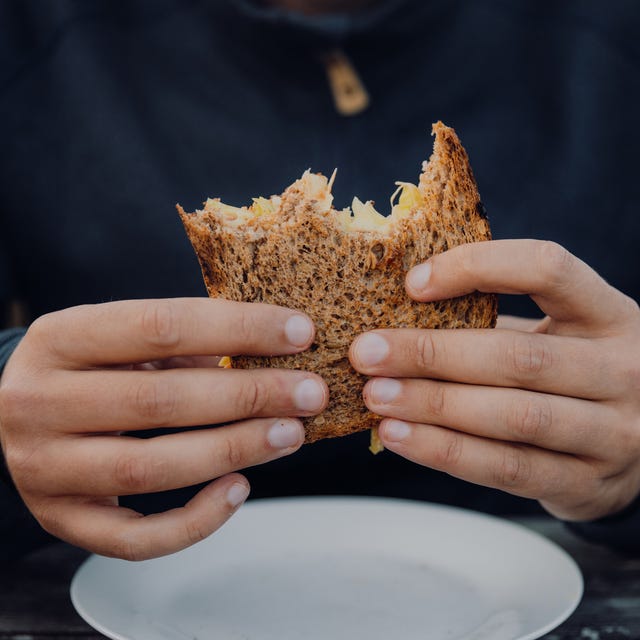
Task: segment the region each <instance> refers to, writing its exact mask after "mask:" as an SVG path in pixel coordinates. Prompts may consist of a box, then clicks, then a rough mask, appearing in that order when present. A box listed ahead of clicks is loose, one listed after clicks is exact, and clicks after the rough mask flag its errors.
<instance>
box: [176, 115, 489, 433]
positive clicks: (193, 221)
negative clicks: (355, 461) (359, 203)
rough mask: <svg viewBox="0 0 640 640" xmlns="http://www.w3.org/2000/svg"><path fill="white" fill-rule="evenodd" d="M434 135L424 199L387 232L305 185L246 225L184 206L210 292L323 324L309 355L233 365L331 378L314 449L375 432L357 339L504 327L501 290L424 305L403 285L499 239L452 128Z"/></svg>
mask: <svg viewBox="0 0 640 640" xmlns="http://www.w3.org/2000/svg"><path fill="white" fill-rule="evenodd" d="M433 134H434V135H435V143H434V149H433V154H432V156H431V158H430V160H429V161H428V162H425V163H424V164H423V171H422V174H421V175H420V182H419V185H418V190H417V191H419V197H418V202H417V203H416V204H415V206H412V207H411V209H410V211H407V210H406V207H405V210H404V217H399V219H397V220H395V222H393V223H392V224H389V225H387V226H386V227H384V228H383V229H377V228H372V229H368V230H352V229H346V228H345V226H344V224H343V223H342V222H341V220H344V215H345V214H344V211H343V212H342V213H341V212H337V211H336V210H334V209H333V208H332V207H331V206H330V201H329V205H327V201H326V200H323V199H322V198H323V197H324V196H322V197H317V194H316V197H314V194H311V195H310V194H309V189H308V188H305V187H304V185H305V184H306V183H304V182H301V180H298V181H296V182H295V183H294V184H293V185H291V186H290V187H289V188H288V189H286V191H285V192H284V193H283V194H282V196H281V197H279V198H277V199H272V203H274V204H271V205H270V207H271V210H270V211H268V212H267V213H266V214H265V215H261V216H253V217H251V218H250V219H248V221H246V222H244V223H242V224H238V223H237V221H235V223H234V224H230V222H229V219H230V218H233V217H234V216H235V214H234V213H233V211H232V212H231V213H229V211H227V214H226V215H225V214H224V212H223V211H222V210H221V207H223V206H224V205H221V203H220V202H219V200H209V201H208V202H207V203H206V206H205V207H204V209H203V210H199V211H196V212H195V213H185V212H184V210H183V209H182V208H181V207H180V206H178V211H179V213H180V216H181V218H182V222H183V223H184V227H185V229H186V231H187V234H188V236H189V239H190V240H191V243H192V244H193V247H194V250H195V252H196V254H197V257H198V260H199V261H200V265H201V267H202V273H203V276H204V281H205V284H206V287H207V291H208V293H209V295H210V296H211V297H222V298H227V299H230V300H238V301H248V302H267V303H272V304H278V305H283V306H287V307H292V308H295V309H299V310H301V311H304V312H305V313H307V314H309V315H310V316H311V318H312V319H313V321H314V322H315V325H316V329H317V333H316V339H315V342H314V344H313V345H312V347H311V349H309V350H308V351H306V352H304V353H300V354H297V355H292V356H286V357H245V356H243V357H237V358H234V359H233V366H234V367H239V368H254V367H279V368H288V369H306V370H309V371H314V372H316V373H317V374H319V375H320V376H322V377H323V378H324V379H325V381H326V382H327V384H328V385H329V390H330V402H329V406H328V407H327V409H326V410H325V411H324V412H323V413H322V414H321V415H319V416H316V417H312V418H308V419H305V420H304V422H305V429H306V441H307V442H313V441H315V440H319V439H321V438H327V437H333V436H343V435H346V434H350V433H354V432H356V431H361V430H363V429H368V428H372V427H375V426H376V425H377V423H378V421H379V418H378V417H377V416H375V415H373V414H372V413H371V412H369V411H368V409H367V408H366V407H365V405H364V403H363V401H362V387H363V385H364V383H365V381H366V379H365V377H364V376H361V375H360V374H358V373H356V372H355V371H354V370H353V368H352V367H351V365H350V364H349V360H348V356H347V354H348V350H349V345H350V344H351V342H352V341H353V339H354V338H355V337H356V336H357V335H359V334H361V333H362V332H364V331H368V330H370V329H376V328H384V327H423V328H428V329H440V328H447V329H451V328H462V327H491V326H494V325H495V321H496V314H497V305H496V298H495V296H493V295H487V294H480V293H474V294H471V295H467V296H463V297H460V298H456V299H453V300H445V301H440V302H432V303H419V302H415V301H413V300H411V298H409V296H408V295H407V294H406V292H405V289H404V279H405V275H406V273H407V271H408V270H409V269H410V268H411V267H412V266H414V265H417V264H419V263H420V262H423V261H425V260H427V259H428V258H429V257H431V256H433V255H434V254H437V253H440V252H442V251H446V250H447V249H449V248H451V247H453V246H455V245H459V244H463V243H466V242H477V241H483V240H489V239H490V238H491V233H490V230H489V224H488V221H487V217H486V213H485V210H484V207H483V205H482V203H481V201H480V197H479V195H478V190H477V187H476V182H475V180H474V177H473V173H472V171H471V167H470V165H469V160H468V157H467V154H466V152H465V150H464V148H463V147H462V145H461V143H460V141H459V139H458V137H457V135H456V133H455V131H454V130H453V129H451V128H449V127H446V126H445V125H443V124H442V123H441V122H438V123H436V124H434V125H433ZM330 186H331V184H329V185H328V187H329V189H330ZM414 189H415V187H414ZM417 191H416V193H417ZM341 216H342V217H341ZM219 355H224V354H219Z"/></svg>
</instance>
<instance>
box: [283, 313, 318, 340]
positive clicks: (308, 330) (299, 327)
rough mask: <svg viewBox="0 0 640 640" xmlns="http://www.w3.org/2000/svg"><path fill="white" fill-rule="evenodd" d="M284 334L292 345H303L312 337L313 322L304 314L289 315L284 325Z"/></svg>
mask: <svg viewBox="0 0 640 640" xmlns="http://www.w3.org/2000/svg"><path fill="white" fill-rule="evenodd" d="M284 334H285V336H286V337H287V340H288V341H289V343H290V344H292V345H293V346H294V347H304V346H305V345H307V344H308V343H309V341H310V340H311V338H312V337H313V323H312V322H311V320H309V318H307V317H306V316H300V315H297V316H291V317H290V318H289V319H288V320H287V322H286V324H285V325H284Z"/></svg>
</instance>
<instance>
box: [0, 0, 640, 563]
mask: <svg viewBox="0 0 640 640" xmlns="http://www.w3.org/2000/svg"><path fill="white" fill-rule="evenodd" d="M0 7H1V9H0V11H1V13H0V25H2V26H1V27H0V28H1V29H2V34H0V42H1V43H2V45H0V46H2V47H3V48H4V51H3V56H2V59H3V60H6V61H7V62H6V63H5V67H4V68H3V71H2V74H3V75H2V90H1V93H0V116H1V117H0V123H1V124H0V126H1V127H2V136H1V137H2V140H3V145H4V153H3V157H2V161H1V162H2V175H3V180H2V185H1V187H0V211H1V213H2V216H3V235H2V238H1V240H0V246H1V249H0V251H1V254H0V264H1V265H2V272H1V276H0V290H1V297H2V298H3V299H4V300H6V301H8V300H10V299H11V298H19V299H21V300H22V301H23V302H24V304H25V306H26V308H27V309H28V312H29V315H30V318H31V319H36V318H37V320H36V321H35V322H34V323H33V324H32V325H31V328H30V329H29V331H28V332H27V333H26V334H25V333H24V331H23V330H14V331H8V332H5V333H4V334H2V338H3V340H2V343H1V344H2V349H3V354H4V358H3V362H2V363H1V364H6V366H5V367H4V371H3V373H2V378H1V379H0V439H1V442H2V449H3V453H4V456H5V458H6V462H7V467H8V471H9V473H10V476H11V479H12V480H11V481H12V483H13V484H14V485H15V489H14V488H13V487H12V486H11V483H10V481H9V479H7V482H6V483H5V485H3V489H2V490H3V493H2V497H1V498H0V500H2V508H3V513H4V514H6V518H5V520H4V523H5V524H4V526H5V530H4V531H3V532H2V539H3V541H4V545H3V553H5V554H6V556H7V557H10V556H11V555H15V554H16V553H19V552H23V551H25V550H27V549H29V548H31V547H32V546H34V545H36V544H39V543H41V542H42V537H41V534H40V533H39V531H40V529H39V527H40V526H41V527H44V529H46V530H47V531H49V532H50V533H51V534H53V535H54V536H58V537H60V538H62V539H65V540H68V541H70V542H72V543H74V544H77V545H80V546H83V547H85V548H87V549H90V550H92V551H97V552H100V553H103V554H106V555H113V556H118V557H125V558H134V559H139V558H147V557H152V556H156V555H160V554H163V553H169V552H172V551H175V550H177V549H179V548H182V547H184V546H186V545H188V544H191V543H193V542H194V541H196V540H198V539H200V538H202V537H203V536H206V535H209V534H210V533H211V532H213V531H214V530H215V529H217V528H218V527H219V526H221V524H222V523H223V522H224V521H225V520H226V518H228V517H229V516H230V515H231V514H232V513H233V511H234V510H235V509H236V508H237V507H238V506H239V505H240V504H241V503H242V502H243V500H244V499H245V498H246V496H247V494H248V490H249V483H248V481H249V480H251V485H252V491H253V495H254V496H266V495H282V494H309V493H371V494H376V495H396V496H405V497H413V498H419V499H428V500H439V501H444V502H455V503H457V504H460V505H463V506H467V507H472V508H478V509H483V510H487V511H492V512H499V513H508V512H516V511H520V512H522V511H525V510H531V509H537V508H539V507H538V504H541V505H542V506H543V507H544V508H545V509H546V510H547V511H549V512H550V513H551V514H553V515H555V516H556V517H559V518H562V519H565V520H569V521H576V522H578V521H579V522H582V523H583V524H579V525H574V526H575V527H576V528H577V529H579V530H580V531H582V533H584V534H585V535H589V536H590V537H591V538H592V539H602V540H605V541H607V542H609V543H610V544H617V545H618V546H621V547H633V546H634V545H635V546H636V547H637V544H638V543H637V540H638V539H640V538H639V537H638V535H637V533H638V530H639V529H640V524H639V523H638V520H639V516H638V511H637V509H636V504H637V496H638V493H639V491H640V456H639V455H638V454H639V453H640V426H639V424H640V423H639V417H640V392H639V391H638V382H637V381H638V379H639V373H638V367H639V366H640V365H639V364H638V363H640V357H639V356H640V312H638V308H637V305H636V303H635V302H634V300H633V298H635V299H637V298H638V296H639V295H640V276H639V274H638V271H637V269H636V268H635V256H636V247H637V240H638V238H639V237H640V229H639V223H638V216H637V202H638V199H639V198H638V196H639V195H640V194H639V193H638V189H639V188H638V185H637V181H636V179H635V178H636V168H635V166H634V163H635V162H637V160H636V159H635V157H634V155H633V154H634V149H635V148H636V147H637V143H638V142H640V140H638V132H637V127H636V118H637V113H638V107H639V106H640V99H639V94H640V77H639V73H638V70H637V61H638V59H639V54H640V51H638V44H637V38H636V36H635V34H636V33H637V26H638V24H637V23H638V12H637V9H636V8H635V5H634V3H633V2H631V1H629V2H623V1H620V2H616V3H614V5H613V6H612V5H611V4H610V3H609V4H608V5H607V8H606V10H605V9H603V8H600V7H601V5H600V4H598V3H586V4H585V3H578V2H575V3H573V2H569V3H562V4H561V5H558V4H557V3H549V4H548V5H545V6H542V5H540V3H533V2H526V1H524V0H523V1H521V2H515V3H509V4H508V5H503V4H502V3H499V2H495V1H490V0H486V1H485V2H457V3H450V2H445V1H440V0H434V1H433V2H418V1H417V0H380V1H379V2H364V1H363V2H353V3H348V2H342V3H337V2H322V1H321V0H317V1H316V2H314V3H302V2H295V1H294V0H291V1H290V2H282V3H281V2H275V1H274V2H271V3H269V6H267V5H262V4H259V3H257V2H249V1H248V0H220V1H218V2H204V1H201V2H183V3H180V2H177V1H173V0H163V1H162V2H148V1H144V0H140V1H136V2H131V3H127V4H126V5H122V6H114V3H110V2H107V1H99V0H96V1H95V2H90V3H87V2H74V1H72V0H68V1H66V2H60V1H59V2H51V3H44V4H43V3H31V2H23V1H18V0H16V1H10V0H5V1H4V2H3V3H2V4H0ZM307 14H308V15H307ZM336 68H337V70H338V71H337V73H338V76H339V77H342V78H345V77H346V78H347V79H348V84H349V86H350V87H351V89H352V90H353V91H355V92H356V94H358V95H360V97H364V99H362V100H360V102H359V103H358V104H359V105H360V106H358V107H356V108H352V109H345V108H344V97H345V96H344V93H343V89H341V87H343V85H342V84H340V82H336ZM437 119H442V120H444V121H445V122H446V123H447V124H449V125H452V126H454V127H455V128H456V129H457V131H458V133H459V134H460V136H461V138H462V140H463V142H464V144H465V145H466V147H467V148H468V150H469V152H470V155H471V160H472V163H473V165H474V168H475V170H476V177H477V179H478V183H479V186H480V191H481V193H482V195H483V200H484V201H485V203H486V205H487V208H488V209H489V213H490V217H491V221H492V227H493V230H494V236H495V237H496V238H527V237H534V238H544V239H549V240H555V241H556V242H557V243H559V244H556V243H548V242H541V241H531V240H508V241H505V240H499V241H496V242H493V243H487V244H483V245H479V246H467V247H462V248H459V249H455V250H452V251H450V252H447V253H445V254H443V255H441V256H438V257H436V258H434V259H433V260H431V261H429V263H426V264H424V265H419V266H417V267H416V268H415V269H413V270H412V271H411V272H410V273H409V274H408V277H407V291H408V292H409V294H410V295H412V296H413V297H414V298H416V299H417V300H425V301H426V300H435V299H440V298H448V297H452V296H456V295H460V294H463V293H466V292H469V291H473V290H475V289H480V290H483V291H494V292H498V293H506V294H517V295H522V296H525V297H526V294H529V295H530V296H531V297H532V299H533V301H534V302H535V303H536V304H537V305H538V307H539V309H541V310H542V312H543V315H544V316H545V317H544V318H543V319H541V320H537V321H531V322H526V321H523V320H521V319H520V320H517V319H513V318H510V319H509V318H506V319H504V320H503V321H502V322H501V327H500V328H499V330H496V331H487V332H464V331H461V332H455V333H444V332H443V333H438V332H424V331H417V332H416V331H383V332H382V331H381V332H374V333H372V334H367V335H364V336H360V337H358V338H357V339H356V341H355V342H354V345H353V347H352V351H351V359H352V364H353V365H354V366H355V367H356V368H357V369H358V370H360V371H362V372H363V373H365V374H367V375H369V376H371V377H372V380H371V381H370V382H369V383H368V384H367V386H366V387H365V389H364V397H365V401H366V402H367V404H368V405H369V406H370V407H371V409H373V410H374V411H376V412H377V413H379V414H381V415H383V416H385V418H384V420H383V422H382V425H381V430H380V433H381V437H382V439H383V442H384V444H385V447H386V448H387V449H388V450H389V451H388V452H387V453H385V454H384V455H383V456H381V457H378V458H373V457H372V456H370V455H369V454H368V453H367V452H366V446H365V445H364V441H363V439H362V438H358V437H357V436H356V437H353V438H347V439H344V440H339V441H328V442H322V443H318V444H315V445H313V446H309V447H303V448H302V449H299V448H300V445H301V442H302V430H301V425H300V422H299V420H298V418H299V417H300V416H304V415H312V414H314V413H317V412H319V411H321V410H322V408H323V406H324V405H325V403H326V401H327V397H326V386H325V385H324V383H323V381H321V380H320V379H318V378H317V377H316V376H313V375H312V374H309V373H305V372H291V371H289V372H274V371H258V372H235V373H234V376H233V378H230V377H229V376H226V375H225V373H224V372H221V371H218V370H217V369H216V368H215V367H214V366H212V365H213V364H214V363H213V362H212V360H211V358H210V357H211V356H215V355H218V354H221V353H225V354H226V353H240V352H247V353H263V352H265V351H269V352H273V350H274V345H275V348H276V349H277V350H278V352H279V353H291V352H293V351H296V350H299V349H305V348H307V347H308V346H309V345H310V344H311V341H312V338H313V327H312V325H311V324H310V323H309V319H308V318H307V317H306V316H305V315H304V314H303V313H300V312H299V311H294V310H284V309H275V308H264V307H258V306H254V305H236V304H228V303H225V302H221V301H210V300H203V299H200V298H199V296H202V293H203V289H202V285H201V284H200V278H199V273H198V269H197V265H196V263H195V259H194V257H193V255H192V253H191V249H190V247H189V246H188V243H187V241H186V238H185V237H184V233H183V231H182V230H181V229H180V224H179V220H178V217H177V215H176V214H175V212H174V211H173V210H172V204H173V203H174V202H176V201H180V202H182V203H184V204H185V205H186V206H187V207H189V206H190V205H191V204H195V203H196V202H197V201H198V200H202V199H204V198H205V197H206V196H207V195H209V194H216V195H221V196H222V197H223V199H224V200H225V201H227V202H232V203H238V204H239V203H242V202H246V201H248V199H249V197H250V196H251V195H256V194H268V193H271V192H274V191H279V190H281V188H282V186H283V185H285V184H287V183H288V182H290V181H291V179H292V178H293V177H295V176H296V175H298V174H300V173H301V172H302V170H303V169H305V168H307V167H308V166H309V165H311V166H312V167H313V168H314V169H317V170H324V171H328V170H331V169H332V168H333V167H334V166H339V167H340V180H339V181H338V185H337V196H336V199H337V201H338V202H339V201H341V200H344V199H346V195H347V194H348V195H353V194H360V195H362V196H363V197H364V198H369V197H373V198H374V199H376V200H378V201H379V202H381V201H383V197H384V194H387V193H388V192H390V191H391V188H390V185H391V183H392V181H393V180H395V179H400V178H411V177H413V176H415V174H416V172H417V168H418V167H419V163H420V161H421V160H422V159H424V157H425V156H426V155H427V154H428V149H429V140H428V137H427V132H428V129H429V126H430V123H431V122H432V121H434V120H437ZM561 245H562V246H561ZM563 246H564V247H566V248H562V247H563ZM567 249H569V250H570V251H571V253H569V251H567ZM574 254H575V255H579V256H580V257H581V258H583V259H584V260H585V261H586V263H585V262H581V261H580V260H578V258H576V257H574ZM587 263H588V264H590V265H591V266H592V267H593V268H594V269H595V271H594V270H593V269H592V268H591V267H589V266H587ZM596 271H597V272H600V273H601V274H602V275H603V276H604V277H605V278H606V280H607V281H609V282H610V283H611V284H607V282H606V281H605V280H603V279H602V278H601V277H600V276H598V275H597V273H596ZM141 298H145V300H141ZM150 298H154V299H156V300H152V301H150V300H149V299H150ZM524 299H525V298H524V297H523V298H519V299H518V300H517V301H513V300H507V301H506V303H505V304H504V305H503V307H502V309H503V310H505V311H510V312H512V313H513V312H518V313H520V314H522V313H526V314H531V313H536V312H537V310H534V311H532V307H531V306H530V305H529V306H527V304H525V303H524V302H522V300H524ZM109 300H112V301H113V302H105V301H109ZM87 303H92V306H79V307H78V306H77V305H86V304H87ZM45 314H46V315H45ZM236 374H237V375H236ZM223 376H224V377H223ZM207 424H211V425H216V424H218V425H223V426H218V427H216V428H208V429H200V430H189V431H183V432H174V431H173V430H169V429H171V428H173V427H190V426H196V425H207ZM149 429H155V431H147V430H149ZM123 432H127V433H129V434H130V435H121V434H122V433H123ZM132 434H135V435H139V436H145V437H144V438H143V439H140V438H134V437H133V435H132ZM294 453H295V455H289V454H294ZM276 458H278V460H277V461H274V460H275V459H276ZM266 462H269V464H262V463H266ZM256 465H257V466H256ZM247 467H252V468H251V469H247V470H246V471H244V470H245V469H246V468H247ZM241 470H242V474H239V473H238V472H239V471H241ZM442 472H445V473H442ZM446 474H449V475H446ZM451 476H455V477H456V478H459V479H460V480H456V479H454V478H453V477H451ZM207 482H209V484H207V485H206V486H205V487H204V488H202V489H200V491H199V492H198V493H196V494H195V496H193V493H194V491H193V490H187V491H185V492H182V493H177V494H175V493H167V492H168V491H170V490H176V489H183V488H185V487H191V486H193V485H197V484H199V483H207ZM485 487H490V488H485ZM496 489H497V491H496ZM16 490H17V491H16ZM118 496H124V497H122V498H120V500H118ZM136 496H137V497H136ZM514 496H520V497H521V498H516V497H514ZM522 498H524V499H522ZM187 500H188V502H186V501H187ZM185 502H186V507H183V504H184V503H185ZM118 504H120V505H122V506H118ZM25 505H26V508H27V509H28V511H29V512H30V514H31V515H29V513H28V512H27V511H26V510H25ZM127 505H128V507H131V508H127ZM143 512H144V513H152V512H153V513H154V515H148V516H146V517H142V516H141V515H140V514H141V513H143Z"/></svg>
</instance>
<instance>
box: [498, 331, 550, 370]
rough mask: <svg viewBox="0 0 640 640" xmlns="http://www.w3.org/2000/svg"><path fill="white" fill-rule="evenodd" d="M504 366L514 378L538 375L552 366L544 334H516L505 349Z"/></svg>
mask: <svg viewBox="0 0 640 640" xmlns="http://www.w3.org/2000/svg"><path fill="white" fill-rule="evenodd" d="M506 361H507V362H506V367H507V370H508V372H510V373H511V375H513V376H515V378H516V380H520V379H523V378H524V379H526V380H528V379H530V378H533V377H538V376H539V375H541V374H542V373H544V372H545V371H547V370H548V369H550V368H551V367H552V366H553V352H552V351H551V349H550V348H549V346H548V344H547V343H546V341H545V340H544V336H536V335H533V334H532V335H527V334H525V335H519V334H516V335H515V336H514V338H513V341H512V343H511V344H510V346H509V347H508V348H507V351H506Z"/></svg>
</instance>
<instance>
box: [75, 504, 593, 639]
mask: <svg viewBox="0 0 640 640" xmlns="http://www.w3.org/2000/svg"><path fill="white" fill-rule="evenodd" d="M581 596H582V577H581V575H580V571H579V569H578V567H577V566H576V564H575V563H574V561H573V560H572V559H571V558H570V557H569V556H568V555H567V554H566V553H565V552H564V551H562V550H561V549H559V548H558V547H557V546H556V545H555V544H553V543H551V542H549V541H548V540H546V539H545V538H543V537H541V536H539V535H537V534H535V533H533V532H531V531H529V530H527V529H525V528H524V527H521V526H518V525H515V524H512V523H510V522H506V521H503V520H500V519H497V518H492V517H489V516H485V515H482V514H478V513H475V512H471V511H463V510H461V509H453V508H449V507H442V506H436V505H431V504H424V503H419V502H409V501H401V500H389V499H377V498H289V499H278V500H263V501H256V502H249V503H248V504H247V505H245V506H244V507H242V509H240V511H239V512H238V513H237V514H236V515H235V516H234V517H233V518H232V519H231V520H230V521H229V522H228V523H227V524H226V525H225V526H224V527H223V528H222V529H221V530H220V531H219V532H217V533H216V534H214V535H213V536H211V537H210V538H208V539H207V540H205V541H203V542H201V543H199V544H197V545H195V546H194V547H191V548H189V549H185V550H184V551H181V552H179V553H176V554H174V555H172V556H167V557H165V558H159V559H156V560H148V561H146V562H140V563H128V562H125V561H121V560H113V559H107V558H103V557H99V556H92V557H91V558H89V559H88V560H87V561H86V562H85V563H84V564H83V565H82V567H80V569H79V570H78V572H77V573H76V575H75V577H74V579H73V582H72V584H71V598H72V601H73V604H74V606H75V608H76V609H77V611H78V613H79V614H80V615H81V616H82V617H83V618H84V619H85V620H86V621H87V622H88V623H89V624H90V625H92V626H93V627H95V628H96V629H97V630H98V631H100V632H102V633H103V634H105V635H106V636H108V637H109V638H115V639H116V640H158V639H171V640H209V639H211V640H340V639H343V638H348V639H349V640H412V639H416V640H417V639H420V640H426V639H429V640H431V639H433V640H440V639H442V640H444V639H446V640H484V639H486V640H515V639H518V640H529V639H532V638H539V637H540V636H541V635H543V634H544V633H546V632H547V631H550V630H551V629H553V628H554V627H556V626H557V625H559V624H560V623H561V622H562V621H563V620H565V619H566V618H567V617H568V616H569V615H570V614H571V613H572V612H573V610H574V609H575V608H576V606H577V605H578V602H579V601H580V598H581Z"/></svg>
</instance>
